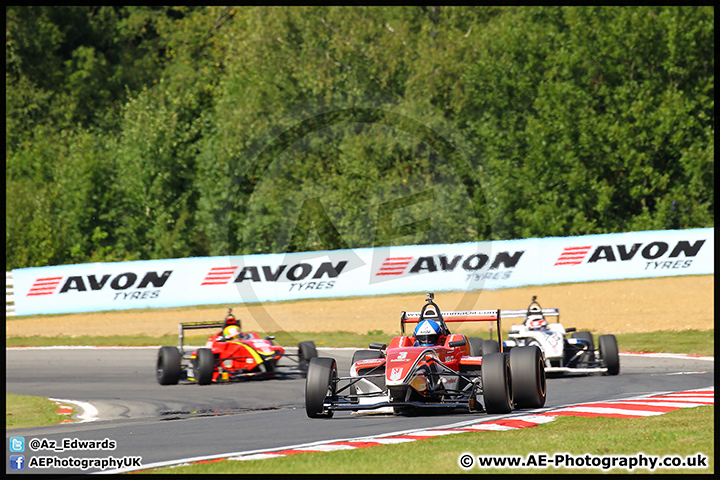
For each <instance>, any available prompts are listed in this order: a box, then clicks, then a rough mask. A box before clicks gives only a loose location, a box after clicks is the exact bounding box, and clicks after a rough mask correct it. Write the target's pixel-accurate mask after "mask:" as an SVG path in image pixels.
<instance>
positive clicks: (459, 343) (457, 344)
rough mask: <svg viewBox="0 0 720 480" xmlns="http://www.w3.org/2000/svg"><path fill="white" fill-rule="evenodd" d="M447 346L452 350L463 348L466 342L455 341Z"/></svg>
mask: <svg viewBox="0 0 720 480" xmlns="http://www.w3.org/2000/svg"><path fill="white" fill-rule="evenodd" d="M448 345H449V346H450V347H452V348H455V347H464V346H465V345H467V341H466V340H455V341H454V342H450V343H449V344H448Z"/></svg>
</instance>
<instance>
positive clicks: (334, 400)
mask: <svg viewBox="0 0 720 480" xmlns="http://www.w3.org/2000/svg"><path fill="white" fill-rule="evenodd" d="M442 315H443V317H444V321H445V322H474V321H484V322H495V323H496V332H497V334H498V342H499V344H500V345H502V337H501V325H500V311H499V310H473V311H452V312H443V314H442ZM420 316H421V313H420V312H402V316H401V330H402V331H403V332H404V325H405V324H408V323H417V322H418V320H419V319H420ZM450 337H452V338H451V339H450V340H451V341H452V340H454V339H457V340H455V342H452V344H454V345H455V346H456V347H462V348H465V350H464V355H462V356H460V357H459V358H458V359H456V360H457V361H456V362H455V363H454V366H455V368H451V367H450V366H448V365H447V364H446V360H449V358H443V357H442V355H441V354H438V351H436V349H434V348H432V347H428V348H427V349H425V350H422V349H421V350H422V351H421V352H420V353H419V354H418V353H417V352H415V353H413V354H412V358H413V359H414V363H413V364H412V366H411V367H410V368H409V369H406V370H404V372H403V374H402V377H401V378H400V377H398V378H394V377H393V369H392V368H393V367H392V365H391V366H389V367H388V365H387V364H388V359H390V361H394V360H395V359H396V358H397V351H402V352H406V351H410V350H412V347H403V346H398V344H399V343H402V342H398V339H403V338H407V337H395V339H393V341H392V342H391V344H390V347H387V346H386V345H384V344H371V345H370V348H371V349H373V348H374V349H376V350H377V351H379V352H382V355H381V357H380V358H374V359H366V360H361V361H358V362H356V363H355V364H353V365H352V367H351V371H350V376H345V377H339V376H337V373H336V366H334V367H333V366H331V362H328V365H327V368H328V369H329V370H332V369H334V371H335V373H333V374H331V375H330V380H329V382H328V385H329V391H331V392H332V393H331V395H329V396H327V397H326V398H325V399H324V400H323V405H322V409H323V410H325V411H330V412H332V411H343V410H350V411H359V410H373V411H376V412H388V411H393V410H394V409H403V408H419V409H443V408H444V409H454V408H467V409H469V410H470V411H481V410H483V403H482V401H481V400H480V399H481V398H482V397H483V389H482V388H483V387H482V381H481V374H480V369H481V365H482V357H473V356H470V354H469V353H470V351H469V346H467V339H466V337H465V336H463V335H451V336H450ZM415 348H416V349H417V347H415ZM501 348H502V347H501ZM394 355H395V356H394ZM321 360H331V359H321ZM311 370H312V369H311ZM324 380H325V379H324V378H323V379H322V381H324ZM313 382H315V379H314V378H313V373H312V372H311V371H309V372H308V377H307V385H311V384H312V383H313ZM323 385H324V384H323ZM388 385H390V386H388ZM430 385H432V386H433V387H430ZM308 388H309V387H308ZM322 389H323V387H320V389H319V390H322ZM417 392H422V395H418V394H417Z"/></svg>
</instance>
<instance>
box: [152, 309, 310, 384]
mask: <svg viewBox="0 0 720 480" xmlns="http://www.w3.org/2000/svg"><path fill="white" fill-rule="evenodd" d="M211 328H215V329H220V331H219V332H218V333H216V334H214V335H211V336H210V338H208V340H207V343H206V344H205V347H204V348H198V349H197V350H192V351H185V349H184V347H183V338H184V332H185V330H197V329H211ZM274 339H275V337H273V336H268V337H265V338H262V337H260V336H259V335H258V334H257V333H242V328H241V324H240V321H239V320H237V319H236V318H235V316H234V315H233V314H232V309H228V314H227V316H226V317H225V321H224V322H222V323H220V322H190V323H181V324H180V334H179V342H178V343H179V346H178V347H160V350H159V351H158V358H157V381H158V383H159V384H160V385H176V384H177V383H178V382H179V381H180V380H189V381H191V382H197V383H198V384H200V385H208V384H210V383H216V382H231V381H237V380H245V379H265V378H277V377H280V376H287V375H300V376H305V375H306V373H307V368H308V364H309V362H310V359H312V358H314V357H317V350H316V348H315V343H314V342H312V341H304V342H300V343H299V344H298V347H297V353H287V352H286V351H285V348H283V347H281V346H279V345H275V344H274V343H273V340H274ZM282 358H287V359H290V360H291V361H293V362H294V363H295V364H296V365H295V366H292V367H289V368H283V367H279V366H278V362H279V361H280V359H282Z"/></svg>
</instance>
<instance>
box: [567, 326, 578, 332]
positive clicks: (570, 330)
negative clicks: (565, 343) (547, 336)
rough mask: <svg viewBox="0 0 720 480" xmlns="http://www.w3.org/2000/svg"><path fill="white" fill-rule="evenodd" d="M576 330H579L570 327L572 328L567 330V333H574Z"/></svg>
mask: <svg viewBox="0 0 720 480" xmlns="http://www.w3.org/2000/svg"><path fill="white" fill-rule="evenodd" d="M576 330H577V328H575V327H570V328H566V329H565V331H566V332H574V331H576Z"/></svg>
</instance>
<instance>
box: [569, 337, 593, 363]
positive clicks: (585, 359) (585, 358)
mask: <svg viewBox="0 0 720 480" xmlns="http://www.w3.org/2000/svg"><path fill="white" fill-rule="evenodd" d="M572 338H580V339H582V340H587V342H588V343H589V344H590V346H589V350H587V351H586V352H585V353H583V354H582V356H581V357H580V361H581V362H582V363H592V362H594V361H595V342H594V341H593V336H592V333H590V332H575V333H573V334H572Z"/></svg>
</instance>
